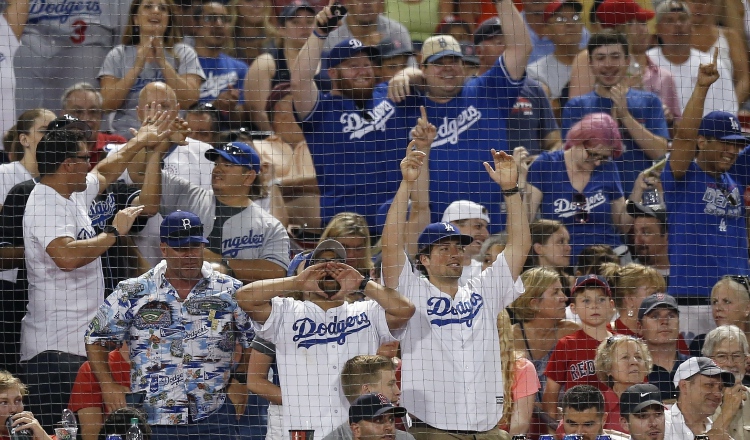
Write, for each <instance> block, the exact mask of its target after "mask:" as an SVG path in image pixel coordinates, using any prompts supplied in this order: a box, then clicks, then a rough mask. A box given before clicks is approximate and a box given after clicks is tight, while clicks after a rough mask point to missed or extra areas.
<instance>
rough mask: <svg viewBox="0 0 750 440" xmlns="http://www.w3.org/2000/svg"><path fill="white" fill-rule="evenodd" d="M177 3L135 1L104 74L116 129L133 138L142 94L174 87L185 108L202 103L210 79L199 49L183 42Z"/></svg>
mask: <svg viewBox="0 0 750 440" xmlns="http://www.w3.org/2000/svg"><path fill="white" fill-rule="evenodd" d="M173 7H174V6H173V4H172V1H171V0H133V3H131V4H130V12H129V17H128V24H127V26H126V28H125V31H124V34H123V37H122V44H120V45H118V46H115V48H114V49H112V50H111V51H110V52H109V53H108V54H107V58H106V59H105V60H104V63H103V64H102V68H101V70H100V71H99V85H100V86H101V94H102V97H103V98H104V102H103V105H102V107H103V109H104V111H114V112H115V117H114V120H113V121H112V129H113V131H114V132H115V133H117V134H119V135H121V136H124V137H125V138H126V139H130V138H131V137H133V135H132V134H131V133H130V128H133V127H136V128H137V127H139V126H140V123H139V122H138V117H137V114H136V106H137V104H138V95H139V93H140V92H141V90H143V87H144V86H146V84H148V83H150V82H155V81H162V82H164V83H166V84H167V85H168V86H170V87H171V88H172V89H174V92H175V94H176V95H177V102H178V104H179V105H180V107H181V108H183V109H188V108H190V106H191V105H193V104H194V103H196V102H198V98H199V88H200V85H201V83H202V82H203V81H204V80H205V79H206V76H205V75H204V73H203V69H202V68H201V65H200V63H199V62H198V55H197V54H196V53H195V50H194V49H193V48H192V47H190V46H188V45H186V44H183V43H181V42H180V40H181V37H180V36H179V35H177V32H176V30H175V29H174V16H173V12H172V8H173Z"/></svg>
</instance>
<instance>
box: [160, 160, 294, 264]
mask: <svg viewBox="0 0 750 440" xmlns="http://www.w3.org/2000/svg"><path fill="white" fill-rule="evenodd" d="M178 209H181V210H183V211H190V212H192V213H194V214H196V215H197V216H198V217H200V219H201V220H202V221H203V225H204V228H203V234H204V236H206V237H209V236H210V235H214V234H215V232H213V228H214V226H215V218H216V197H214V194H213V191H208V190H206V189H203V188H201V187H199V186H197V185H193V184H191V183H190V182H188V181H187V180H184V179H181V178H179V177H175V176H169V175H166V174H164V175H162V196H161V206H160V211H159V212H160V213H161V214H162V215H164V216H166V215H168V214H170V213H172V212H174V211H176V210H178ZM216 226H217V227H220V228H221V231H220V232H219V234H216V235H218V236H220V237H221V256H222V257H223V258H231V259H240V260H267V261H271V262H273V263H276V264H278V265H279V266H281V267H283V268H284V269H287V268H288V267H289V235H287V233H286V229H284V226H283V225H282V224H281V222H280V221H278V220H277V219H276V217H274V216H272V215H271V214H269V213H267V212H266V211H264V210H263V209H261V208H260V206H258V204H257V203H251V204H250V206H248V207H247V208H245V209H243V210H242V211H241V212H239V213H238V214H235V215H233V216H231V217H229V218H227V219H226V221H224V223H223V224H221V225H216Z"/></svg>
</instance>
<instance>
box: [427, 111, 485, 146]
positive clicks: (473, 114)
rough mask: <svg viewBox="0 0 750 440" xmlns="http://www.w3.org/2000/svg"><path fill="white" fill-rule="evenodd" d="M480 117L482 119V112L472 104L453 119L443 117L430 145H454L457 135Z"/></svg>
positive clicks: (456, 141)
mask: <svg viewBox="0 0 750 440" xmlns="http://www.w3.org/2000/svg"><path fill="white" fill-rule="evenodd" d="M480 119H482V112H481V111H479V110H478V109H477V108H476V107H474V106H473V105H470V106H469V107H467V108H465V109H464V110H462V111H461V113H459V115H458V116H457V117H456V118H455V119H448V118H443V121H442V122H441V123H440V125H439V126H438V129H437V135H436V136H435V140H434V141H433V142H432V146H433V147H439V146H441V145H445V144H447V143H449V144H451V145H456V144H457V143H458V136H459V135H460V134H461V133H463V132H465V131H466V130H468V129H469V128H471V126H472V125H474V124H476V123H477V122H479V120H480Z"/></svg>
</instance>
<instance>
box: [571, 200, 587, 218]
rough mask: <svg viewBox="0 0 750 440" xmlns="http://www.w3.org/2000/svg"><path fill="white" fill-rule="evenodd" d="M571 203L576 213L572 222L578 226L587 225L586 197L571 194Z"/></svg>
mask: <svg viewBox="0 0 750 440" xmlns="http://www.w3.org/2000/svg"><path fill="white" fill-rule="evenodd" d="M571 203H572V204H573V207H574V208H575V211H576V213H575V214H574V215H573V221H574V222H575V223H580V224H584V223H588V222H589V211H588V209H586V208H587V206H588V200H587V199H586V195H585V194H581V193H573V197H572V200H571Z"/></svg>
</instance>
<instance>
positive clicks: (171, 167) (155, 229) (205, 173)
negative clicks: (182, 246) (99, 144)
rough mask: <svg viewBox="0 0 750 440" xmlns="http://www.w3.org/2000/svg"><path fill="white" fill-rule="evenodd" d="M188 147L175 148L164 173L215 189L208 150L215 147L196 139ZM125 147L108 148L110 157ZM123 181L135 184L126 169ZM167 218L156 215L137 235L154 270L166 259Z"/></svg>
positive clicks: (113, 145) (190, 139)
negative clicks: (161, 232) (163, 247)
mask: <svg viewBox="0 0 750 440" xmlns="http://www.w3.org/2000/svg"><path fill="white" fill-rule="evenodd" d="M186 142H187V145H180V146H178V147H176V148H173V149H172V150H171V151H170V152H169V153H168V154H167V155H166V156H165V157H164V159H163V161H164V168H163V169H162V172H163V173H164V174H169V175H172V176H177V177H181V178H183V179H185V180H187V181H188V182H190V183H192V184H193V185H198V186H200V187H201V188H204V189H206V190H210V189H211V172H212V171H213V169H214V163H213V162H211V161H210V160H208V159H206V151H208V150H210V149H211V145H209V144H207V143H205V142H201V141H199V140H196V139H192V138H187V139H186ZM123 146H125V144H110V145H107V146H106V147H105V148H104V149H105V151H107V154H109V153H112V152H114V151H118V150H120V149H121V148H122V147H123ZM120 179H122V180H124V181H125V183H127V184H129V185H131V184H133V179H131V178H130V175H129V174H128V171H127V170H126V171H125V172H124V173H123V174H122V176H120ZM162 219H163V217H162V216H161V214H156V215H154V216H153V217H151V218H150V219H148V221H147V222H146V226H144V227H143V229H142V230H141V231H140V232H138V233H137V234H134V235H133V242H134V243H135V245H136V246H138V250H139V251H140V252H141V255H143V258H145V259H146V261H148V263H149V264H150V265H151V267H153V266H156V265H157V264H159V262H160V261H161V260H162V258H163V256H162V254H161V250H160V249H159V243H160V242H161V240H160V239H159V225H161V221H162Z"/></svg>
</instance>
